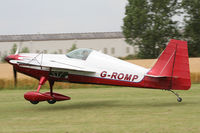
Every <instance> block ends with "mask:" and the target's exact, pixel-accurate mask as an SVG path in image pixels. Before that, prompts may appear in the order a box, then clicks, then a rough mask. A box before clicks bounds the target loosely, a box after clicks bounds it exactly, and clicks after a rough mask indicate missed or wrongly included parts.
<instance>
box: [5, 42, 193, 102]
mask: <svg viewBox="0 0 200 133" xmlns="http://www.w3.org/2000/svg"><path fill="white" fill-rule="evenodd" d="M5 60H6V61H7V62H8V63H10V64H11V65H13V72H14V78H15V84H16V82H17V79H16V78H17V72H20V73H23V74H25V75H28V76H31V77H33V78H36V79H38V80H39V85H38V88H37V90H36V91H31V92H27V93H25V94H24V98H25V99H26V100H28V101H30V102H31V103H32V104H37V103H39V102H41V101H47V102H48V103H49V104H54V103H55V102H56V101H63V100H70V99H71V98H70V97H68V96H65V95H62V94H58V93H54V92H53V85H54V82H72V83H89V84H104V85H116V86H128V87H141V88H152V89H161V90H168V91H171V92H172V93H174V94H175V95H176V96H177V101H178V102H181V101H182V98H181V97H180V96H179V95H178V94H177V93H176V92H174V91H173V90H188V89H189V88H190V87H191V81H190V70H189V59H188V48H187V42H186V41H181V40H174V39H171V40H170V42H169V43H168V45H167V46H166V48H165V50H164V51H163V52H162V53H161V55H160V56H159V58H158V59H157V62H156V63H155V64H154V66H153V67H152V68H151V69H146V68H144V67H141V66H138V65H135V64H132V63H128V62H126V61H123V60H120V59H117V58H114V57H112V56H109V55H106V54H103V53H101V52H98V51H95V50H92V49H86V48H81V49H76V50H74V51H71V52H69V53H67V54H66V55H65V54H43V53H39V54H33V53H20V54H19V48H18V49H17V51H16V53H15V54H14V55H9V56H7V57H6V58H5ZM46 81H48V82H49V85H50V92H45V93H40V88H41V87H42V85H43V84H44V83H45V82H46Z"/></svg>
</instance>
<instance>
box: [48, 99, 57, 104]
mask: <svg viewBox="0 0 200 133" xmlns="http://www.w3.org/2000/svg"><path fill="white" fill-rule="evenodd" d="M47 102H48V103H49V104H54V103H56V100H54V99H53V100H48V101H47Z"/></svg>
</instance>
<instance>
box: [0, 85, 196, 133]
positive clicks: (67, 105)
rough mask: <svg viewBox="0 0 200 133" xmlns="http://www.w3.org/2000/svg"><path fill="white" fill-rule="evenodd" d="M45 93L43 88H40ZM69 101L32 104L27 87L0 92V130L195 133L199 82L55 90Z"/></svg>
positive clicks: (1, 132) (5, 132)
mask: <svg viewBox="0 0 200 133" xmlns="http://www.w3.org/2000/svg"><path fill="white" fill-rule="evenodd" d="M43 91H47V90H43ZM55 91H56V92H58V93H62V94H65V95H68V96H70V97H71V98H72V100H70V101H64V102H57V103H56V104H54V105H49V104H48V103H47V102H41V103H39V104H38V105H32V104H30V103H29V102H28V101H25V100H24V98H23V94H24V93H25V92H27V90H1V91H0V98H1V99H0V133H198V132H200V126H199V121H200V84H193V85H192V88H191V90H189V91H178V92H179V94H180V95H181V97H182V98H183V101H182V103H178V102H177V101H176V97H175V96H174V95H173V94H171V93H170V92H168V91H160V90H147V89H140V88H138V89H136V88H125V87H122V88H120V87H117V88H97V89H62V90H61V89H59V90H56V89H55Z"/></svg>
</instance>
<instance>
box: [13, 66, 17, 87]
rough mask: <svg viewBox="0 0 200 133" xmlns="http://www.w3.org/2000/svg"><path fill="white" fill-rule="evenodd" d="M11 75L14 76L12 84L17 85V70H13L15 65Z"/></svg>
mask: <svg viewBox="0 0 200 133" xmlns="http://www.w3.org/2000/svg"><path fill="white" fill-rule="evenodd" d="M13 76H14V85H15V87H16V86H17V71H16V70H15V67H14V66H13Z"/></svg>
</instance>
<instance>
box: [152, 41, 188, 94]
mask: <svg viewBox="0 0 200 133" xmlns="http://www.w3.org/2000/svg"><path fill="white" fill-rule="evenodd" d="M148 74H149V75H154V76H161V77H171V85H170V88H168V89H175V90H188V89H189V88H190V86H191V81H190V70H189V58H188V48H187V42H186V41H181V40H174V39H172V40H170V42H169V44H168V45H167V47H166V49H165V50H164V51H163V53H162V54H161V55H160V57H159V58H158V60H157V62H156V63H155V65H154V66H153V67H152V69H151V70H150V71H149V72H148ZM166 89H167V88H166Z"/></svg>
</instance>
